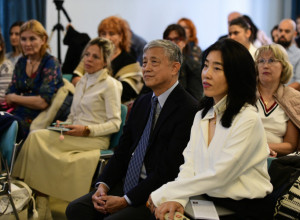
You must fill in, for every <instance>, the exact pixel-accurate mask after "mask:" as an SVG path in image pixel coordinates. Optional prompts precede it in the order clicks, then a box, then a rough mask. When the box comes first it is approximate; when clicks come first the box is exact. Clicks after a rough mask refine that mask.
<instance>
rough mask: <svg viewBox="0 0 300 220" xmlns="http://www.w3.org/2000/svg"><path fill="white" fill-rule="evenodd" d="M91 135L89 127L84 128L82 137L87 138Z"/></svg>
mask: <svg viewBox="0 0 300 220" xmlns="http://www.w3.org/2000/svg"><path fill="white" fill-rule="evenodd" d="M90 133H91V131H90V129H89V127H88V126H84V130H83V132H82V136H84V137H87V136H89V135H90Z"/></svg>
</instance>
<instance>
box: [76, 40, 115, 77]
mask: <svg viewBox="0 0 300 220" xmlns="http://www.w3.org/2000/svg"><path fill="white" fill-rule="evenodd" d="M93 45H97V46H98V48H99V49H100V51H101V56H103V60H104V62H105V63H106V66H105V67H106V68H107V69H108V71H109V74H110V75H112V69H111V64H110V58H111V56H112V54H113V51H114V48H115V45H114V44H113V43H112V42H111V41H110V40H108V39H105V38H103V37H97V38H94V39H92V40H90V42H88V44H87V45H86V46H85V48H84V50H83V53H82V57H84V55H85V54H86V51H87V49H88V48H89V47H90V46H93Z"/></svg>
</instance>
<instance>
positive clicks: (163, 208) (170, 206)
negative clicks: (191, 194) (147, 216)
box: [155, 201, 184, 220]
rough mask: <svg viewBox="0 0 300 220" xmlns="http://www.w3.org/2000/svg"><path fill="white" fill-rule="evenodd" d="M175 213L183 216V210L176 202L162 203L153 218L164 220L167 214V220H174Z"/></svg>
mask: <svg viewBox="0 0 300 220" xmlns="http://www.w3.org/2000/svg"><path fill="white" fill-rule="evenodd" d="M175 212H180V213H181V214H183V212H184V208H183V206H182V205H181V204H180V203H178V202H171V201H170V202H164V203H163V204H161V205H160V206H158V207H157V208H156V209H155V217H156V219H160V220H164V219H165V214H166V213H169V218H168V219H174V214H175Z"/></svg>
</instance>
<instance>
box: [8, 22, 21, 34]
mask: <svg viewBox="0 0 300 220" xmlns="http://www.w3.org/2000/svg"><path fill="white" fill-rule="evenodd" d="M23 24H24V21H16V22H14V23H13V24H12V25H11V26H10V27H9V32H10V31H11V29H12V28H13V27H17V26H19V27H21V26H22V25H23Z"/></svg>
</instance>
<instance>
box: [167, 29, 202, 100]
mask: <svg viewBox="0 0 300 220" xmlns="http://www.w3.org/2000/svg"><path fill="white" fill-rule="evenodd" d="M163 38H164V39H165V40H170V41H172V42H173V43H175V44H177V46H178V47H179V48H180V50H181V52H182V53H183V63H182V66H181V68H180V73H179V83H180V84H181V85H182V86H183V88H185V89H186V91H188V92H189V93H190V94H191V95H192V96H193V97H194V98H195V99H197V100H200V99H201V98H202V94H203V88H202V81H201V65H200V62H197V61H195V60H194V59H193V58H191V57H190V56H189V55H187V54H184V49H185V48H186V46H187V39H186V35H185V31H184V29H183V27H181V26H180V25H179V24H171V25H169V26H168V27H167V28H166V30H165V31H164V33H163Z"/></svg>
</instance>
